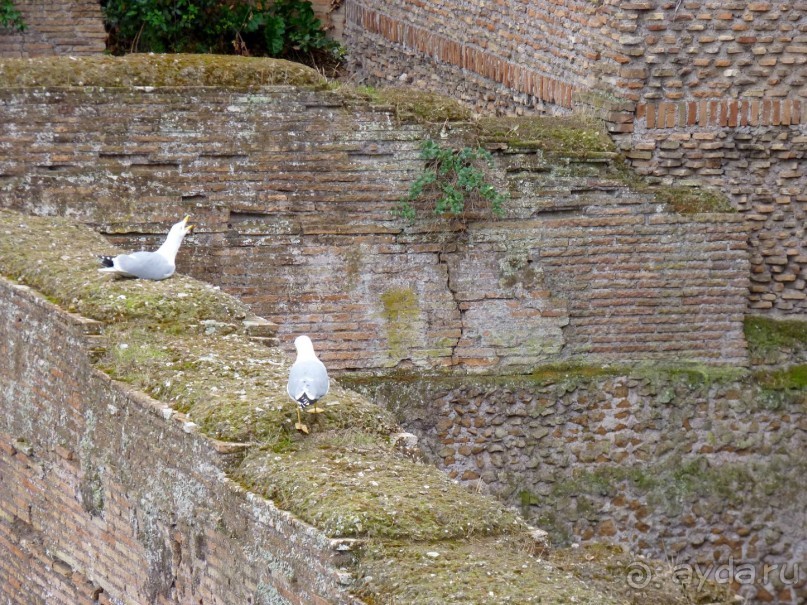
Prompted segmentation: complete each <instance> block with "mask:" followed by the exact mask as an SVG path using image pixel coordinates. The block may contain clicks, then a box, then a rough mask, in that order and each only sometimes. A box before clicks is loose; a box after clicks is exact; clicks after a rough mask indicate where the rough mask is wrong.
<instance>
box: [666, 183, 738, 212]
mask: <svg viewBox="0 0 807 605" xmlns="http://www.w3.org/2000/svg"><path fill="white" fill-rule="evenodd" d="M653 193H654V194H655V196H656V199H658V200H659V201H660V202H662V203H664V204H666V205H667V206H668V207H669V208H670V210H672V211H673V212H676V213H678V214H701V213H705V212H736V210H735V209H734V207H733V206H732V205H731V202H729V200H728V198H727V197H726V196H725V195H724V194H723V193H722V192H720V191H716V190H714V189H702V188H700V187H656V188H654V189H653Z"/></svg>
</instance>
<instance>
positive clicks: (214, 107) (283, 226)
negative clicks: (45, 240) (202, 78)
mask: <svg viewBox="0 0 807 605" xmlns="http://www.w3.org/2000/svg"><path fill="white" fill-rule="evenodd" d="M0 99H2V101H1V102H2V103H3V104H4V113H5V115H6V117H7V119H6V121H5V122H4V123H3V124H2V125H0V144H2V148H3V150H4V157H3V159H2V160H1V161H0V183H2V185H1V189H0V203H1V204H2V205H4V206H9V207H15V208H18V209H22V210H25V211H28V212H32V213H37V214H68V215H70V216H73V217H76V218H78V219H80V220H82V221H85V222H87V223H91V224H93V225H96V226H98V227H99V228H100V229H101V230H103V231H105V232H107V233H109V234H110V235H111V236H112V237H113V239H114V240H115V241H116V242H118V243H121V244H124V245H125V246H127V247H130V248H140V247H143V246H154V245H155V244H156V243H157V242H158V241H159V240H160V239H161V238H162V233H164V230H165V225H167V224H170V223H171V222H173V221H175V220H176V219H177V217H181V216H183V215H184V214H186V213H190V214H191V215H192V216H193V221H194V223H196V224H197V229H196V232H195V234H194V235H193V236H192V237H190V238H188V239H186V243H185V244H184V245H183V247H182V249H181V251H180V256H179V265H180V270H182V271H186V272H190V273H192V274H193V275H194V276H196V277H199V278H201V279H204V280H205V281H209V282H212V283H216V284H219V285H221V286H222V288H223V289H225V290H226V291H228V292H231V293H234V294H236V295H238V296H239V297H240V298H241V299H242V300H244V301H245V302H247V303H248V304H250V305H251V306H252V307H253V309H254V310H255V312H256V313H258V314H260V315H262V316H264V317H266V318H267V319H270V320H272V321H274V322H275V323H277V324H278V326H279V330H280V335H281V337H282V340H283V342H284V344H285V346H286V347H289V346H290V342H291V340H293V336H294V335H296V334H299V333H300V332H307V333H309V334H311V336H312V338H314V339H315V341H317V342H321V343H322V344H321V345H320V347H319V349H318V350H320V351H321V353H322V356H323V359H324V360H326V362H328V363H329V365H330V367H332V368H334V369H366V368H387V367H394V366H399V365H400V366H403V367H406V366H412V365H414V366H417V367H424V368H435V367H445V366H458V367H460V368H463V369H466V370H473V371H481V370H496V371H505V372H517V371H521V370H523V369H525V368H529V367H532V366H534V365H535V364H537V363H542V362H547V361H552V360H557V359H567V358H571V357H575V356H581V355H589V356H591V359H599V360H603V361H605V360H612V359H622V360H643V359H644V360H647V359H695V360H701V361H707V362H714V363H738V364H744V363H746V355H745V344H744V338H743V335H742V314H743V310H744V308H745V299H744V297H745V291H746V288H747V256H746V254H747V253H746V250H745V245H744V239H745V232H744V225H743V223H742V221H741V219H740V218H738V216H736V215H731V214H712V215H702V216H700V217H693V216H682V215H677V214H674V213H672V212H670V211H668V210H665V209H664V208H663V207H661V206H659V204H658V203H657V202H656V201H655V200H654V198H653V197H652V196H651V195H649V194H644V193H642V194H640V193H636V192H633V191H631V190H630V189H629V188H628V187H627V186H626V185H625V183H624V182H621V181H619V180H618V179H615V178H614V177H613V176H608V174H607V173H606V172H604V171H605V170H606V168H607V166H608V162H607V161H605V160H603V158H594V157H592V158H591V160H590V161H588V160H586V159H585V158H582V159H581V158H577V159H576V160H574V161H570V160H569V159H568V158H567V159H566V160H559V161H558V162H557V163H556V164H553V163H552V162H551V161H545V160H543V159H541V154H540V153H537V152H536V150H535V149H530V148H529V146H527V147H526V148H525V147H518V148H516V147H513V148H512V149H510V148H507V149H505V150H504V151H503V152H502V153H501V154H500V155H499V156H498V159H497V162H498V165H499V169H500V172H501V174H502V175H504V176H503V177H502V178H507V179H509V180H508V183H506V184H505V187H506V188H507V189H509V190H510V191H511V192H512V194H513V199H512V204H511V206H512V210H511V214H510V215H508V218H507V219H505V220H502V221H499V222H479V223H477V224H473V225H472V227H471V228H469V229H468V230H467V231H465V232H456V233H455V232H451V231H450V230H448V231H447V230H445V228H442V227H437V228H435V227H434V226H427V227H426V228H424V229H415V228H410V227H408V226H407V225H406V223H405V222H404V221H402V220H401V219H399V218H397V217H396V216H395V214H394V209H395V207H396V205H397V203H398V200H399V199H400V198H401V197H402V196H403V194H404V192H405V191H406V190H407V188H408V185H409V183H410V182H411V181H412V179H414V178H415V176H416V175H417V174H418V171H419V170H421V169H422V163H421V160H419V159H418V151H417V146H418V144H419V141H420V140H422V138H424V137H426V136H428V135H427V133H426V132H425V130H424V129H423V128H422V127H421V126H419V125H416V124H413V123H405V122H400V121H397V119H396V118H395V117H394V115H393V114H392V113H390V111H389V110H373V109H371V108H370V107H368V105H366V104H363V103H356V102H353V101H349V102H346V101H345V100H344V99H343V98H342V97H340V95H339V94H338V92H312V91H304V90H295V89H291V88H283V87H280V88H265V89H262V90H261V91H257V92H245V91H236V90H228V89H218V90H216V89H208V90H205V91H201V90H197V89H187V90H183V89H170V88H162V89H160V88H158V89H155V90H151V91H146V90H104V91H103V92H101V91H98V90H95V89H86V90H85V89H78V88H76V89H62V90H29V91H12V90H5V91H3V92H2V96H1V97H0ZM606 155H607V154H606ZM718 290H719V292H718Z"/></svg>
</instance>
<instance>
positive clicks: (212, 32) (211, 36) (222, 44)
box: [104, 0, 338, 57]
mask: <svg viewBox="0 0 807 605" xmlns="http://www.w3.org/2000/svg"><path fill="white" fill-rule="evenodd" d="M104 14H105V18H106V22H107V28H108V29H109V32H110V47H111V50H112V52H113V53H116V54H123V53H125V52H191V53H207V52H213V53H224V54H229V53H235V54H240V55H260V56H270V57H281V56H282V57H288V56H294V55H296V54H309V53H315V52H322V51H336V49H337V48H338V45H337V44H336V43H335V42H333V41H332V40H329V39H328V38H327V37H326V35H325V32H324V31H323V30H322V24H321V23H320V21H319V19H317V18H316V17H315V16H314V9H313V8H312V7H311V3H310V2H309V1H307V0H275V1H263V0H257V1H255V2H248V1H246V0H240V1H230V2H226V1H222V0H105V2H104Z"/></svg>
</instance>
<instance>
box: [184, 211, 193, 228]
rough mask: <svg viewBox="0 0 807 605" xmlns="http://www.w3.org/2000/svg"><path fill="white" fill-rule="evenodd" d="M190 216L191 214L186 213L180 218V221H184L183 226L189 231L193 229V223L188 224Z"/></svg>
mask: <svg viewBox="0 0 807 605" xmlns="http://www.w3.org/2000/svg"><path fill="white" fill-rule="evenodd" d="M190 218H191V215H190V214H188V215H186V216H185V218H183V219H182V221H183V222H184V223H185V228H186V229H187V230H188V231H191V230H192V229H193V225H188V219H190Z"/></svg>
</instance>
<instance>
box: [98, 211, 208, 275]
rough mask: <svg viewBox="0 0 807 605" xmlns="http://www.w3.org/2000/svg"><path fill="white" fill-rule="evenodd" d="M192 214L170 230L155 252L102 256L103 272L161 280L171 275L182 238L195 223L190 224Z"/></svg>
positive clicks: (174, 268)
mask: <svg viewBox="0 0 807 605" xmlns="http://www.w3.org/2000/svg"><path fill="white" fill-rule="evenodd" d="M189 218H190V216H186V217H185V218H183V219H182V220H181V221H179V222H178V223H176V224H175V225H174V226H173V227H171V230H170V231H169V232H168V236H167V237H166V238H165V242H163V245H162V246H160V247H159V248H158V249H157V250H156V251H155V252H146V251H141V252H135V253H133V254H119V255H118V256H101V257H100V259H101V264H102V265H103V269H99V271H101V272H102V273H112V274H113V275H115V276H118V277H139V278H140V279H153V280H161V279H166V278H168V277H171V276H172V275H173V274H174V271H175V270H176V262H175V260H176V256H177V252H178V251H179V246H180V244H182V239H183V238H184V237H185V236H186V235H187V234H188V233H190V231H191V229H193V225H189V224H188V219H189Z"/></svg>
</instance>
